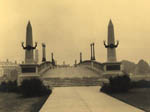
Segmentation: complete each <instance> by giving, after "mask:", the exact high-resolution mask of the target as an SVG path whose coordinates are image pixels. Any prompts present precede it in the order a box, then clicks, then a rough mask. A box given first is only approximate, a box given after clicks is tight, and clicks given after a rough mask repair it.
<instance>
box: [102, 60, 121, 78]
mask: <svg viewBox="0 0 150 112" xmlns="http://www.w3.org/2000/svg"><path fill="white" fill-rule="evenodd" d="M103 64H104V75H105V76H106V77H110V76H112V77H113V76H116V75H122V74H123V73H122V70H123V66H122V65H121V62H106V63H103Z"/></svg>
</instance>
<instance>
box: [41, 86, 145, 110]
mask: <svg viewBox="0 0 150 112" xmlns="http://www.w3.org/2000/svg"><path fill="white" fill-rule="evenodd" d="M99 89H100V87H97V86H95V87H59V88H55V89H54V90H53V93H52V95H51V96H50V97H49V98H48V99H47V101H46V102H45V104H44V106H43V107H42V108H41V110H40V112H144V111H142V110H140V109H137V108H135V107H133V106H131V105H128V104H126V103H123V102H121V101H119V100H117V99H115V98H113V97H110V96H108V95H106V94H104V93H101V92H99Z"/></svg>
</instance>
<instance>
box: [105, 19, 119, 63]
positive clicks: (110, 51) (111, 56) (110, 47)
mask: <svg viewBox="0 0 150 112" xmlns="http://www.w3.org/2000/svg"><path fill="white" fill-rule="evenodd" d="M107 39H108V41H107V45H106V43H105V41H104V45H105V48H107V62H116V61H117V58H116V48H117V47H118V44H119V42H118V41H117V44H116V45H115V36H114V26H113V23H112V21H111V20H110V21H109V24H108V37H107Z"/></svg>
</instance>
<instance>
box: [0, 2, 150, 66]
mask: <svg viewBox="0 0 150 112" xmlns="http://www.w3.org/2000/svg"><path fill="white" fill-rule="evenodd" d="M149 4H150V2H149V1H148V0H0V39H1V40H0V61H3V60H6V59H7V58H8V59H9V60H11V61H14V60H18V61H22V60H24V50H23V49H22V47H21V42H22V41H25V36H26V35H25V34H26V25H27V22H28V20H30V21H31V25H32V30H33V41H34V42H35V41H37V42H38V49H39V53H40V61H41V60H42V59H41V54H42V51H41V43H42V42H44V43H45V44H46V55H47V60H50V58H51V57H50V53H51V52H54V58H55V59H56V60H57V62H58V63H60V64H61V63H62V62H63V61H65V62H66V63H70V64H73V63H74V60H75V59H77V60H78V61H79V53H80V52H82V53H83V59H90V43H91V42H95V51H96V59H97V61H100V62H105V61H106V57H107V55H106V49H105V48H104V46H103V40H106V39H107V27H108V22H109V19H110V18H111V19H112V22H113V24H114V30H115V39H116V40H119V41H120V45H119V47H118V48H117V59H118V61H120V60H123V59H127V60H130V61H134V62H138V61H139V60H140V59H145V60H146V61H150V7H149Z"/></svg>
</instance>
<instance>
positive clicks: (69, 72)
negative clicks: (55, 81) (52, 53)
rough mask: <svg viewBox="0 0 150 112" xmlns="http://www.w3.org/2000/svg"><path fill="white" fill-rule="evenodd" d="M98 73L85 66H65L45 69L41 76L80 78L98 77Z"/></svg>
mask: <svg viewBox="0 0 150 112" xmlns="http://www.w3.org/2000/svg"><path fill="white" fill-rule="evenodd" d="M99 76H100V75H99V73H98V72H96V71H92V70H90V69H88V68H85V67H66V68H55V69H50V70H49V71H47V72H46V73H45V74H44V75H43V78H56V77H59V78H74V77H77V78H80V77H99Z"/></svg>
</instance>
